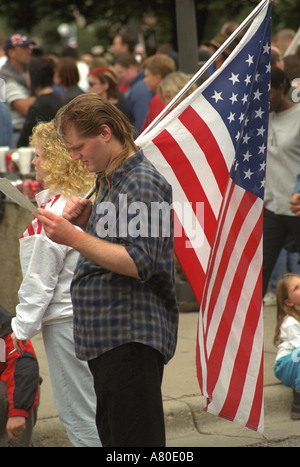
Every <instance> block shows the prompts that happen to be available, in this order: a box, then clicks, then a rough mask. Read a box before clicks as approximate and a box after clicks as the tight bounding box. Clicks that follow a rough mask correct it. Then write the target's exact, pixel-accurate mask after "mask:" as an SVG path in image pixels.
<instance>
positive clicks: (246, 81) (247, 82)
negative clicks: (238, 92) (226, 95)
mask: <svg viewBox="0 0 300 467" xmlns="http://www.w3.org/2000/svg"><path fill="white" fill-rule="evenodd" d="M245 83H246V86H248V84H250V83H251V75H247V76H246V79H245Z"/></svg>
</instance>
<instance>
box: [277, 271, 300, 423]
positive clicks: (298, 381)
mask: <svg viewBox="0 0 300 467" xmlns="http://www.w3.org/2000/svg"><path fill="white" fill-rule="evenodd" d="M274 345H275V346H276V347H278V352H277V355H276V360H275V365H274V374H275V376H276V378H278V379H279V380H280V381H281V382H282V383H283V384H285V385H286V386H290V387H292V388H293V403H292V413H291V416H292V419H293V420H299V419H300V364H299V363H300V276H298V275H297V274H285V275H284V276H283V277H282V278H281V279H280V280H279V281H278V284H277V326H276V332H275V336H274Z"/></svg>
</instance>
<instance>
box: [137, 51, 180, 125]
mask: <svg viewBox="0 0 300 467" xmlns="http://www.w3.org/2000/svg"><path fill="white" fill-rule="evenodd" d="M143 67H144V72H145V78H144V81H145V83H146V84H147V86H148V89H149V91H152V92H154V93H155V95H154V97H153V98H152V99H151V101H150V103H149V110H148V113H147V115H146V118H145V120H144V123H143V127H142V131H143V130H145V128H147V126H148V125H150V123H151V122H152V121H153V120H154V119H155V118H156V117H157V116H158V115H159V114H160V113H161V111H162V110H163V109H164V108H165V105H166V104H165V102H164V101H163V100H162V99H161V97H160V94H159V92H158V87H159V84H160V83H161V81H162V80H163V79H164V78H165V76H167V75H168V74H169V73H172V72H173V71H175V70H176V63H175V61H174V60H173V59H172V58H171V57H169V56H168V55H165V54H155V55H152V56H151V57H149V58H147V59H146V60H145V61H144V63H143Z"/></svg>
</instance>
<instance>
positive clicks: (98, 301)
mask: <svg viewBox="0 0 300 467" xmlns="http://www.w3.org/2000/svg"><path fill="white" fill-rule="evenodd" d="M120 200H122V202H121V204H120ZM124 200H125V201H126V206H127V210H126V209H125V210H124V209H122V208H121V207H120V206H121V205H122V203H123V202H125V201H124ZM163 202H164V203H166V204H165V205H166V206H171V203H172V189H171V186H170V185H169V184H168V183H167V181H166V180H165V179H164V177H163V176H162V175H160V174H159V173H158V171H157V170H156V169H155V168H154V166H153V165H152V164H151V163H150V162H149V161H147V159H146V158H145V157H144V155H143V153H142V151H139V152H137V153H136V154H135V155H134V156H132V157H130V158H129V159H127V161H126V162H125V163H124V164H123V165H122V166H120V167H118V168H117V169H116V170H115V171H114V172H113V173H112V174H110V175H109V177H108V178H107V179H104V181H103V182H102V184H101V189H100V192H99V195H98V196H97V200H96V202H95V203H94V206H93V210H92V213H91V216H90V219H89V222H88V226H87V232H88V233H90V234H91V235H94V236H98V237H101V238H104V239H105V240H106V241H108V242H114V243H120V244H123V245H125V247H126V249H127V252H128V253H129V255H130V256H131V258H132V259H133V260H134V262H135V264H136V266H137V269H138V273H139V277H140V280H137V279H134V278H132V277H128V276H125V275H120V274H116V273H113V272H111V271H109V270H107V269H104V268H103V267H102V266H100V265H99V264H96V263H95V262H93V261H91V260H89V259H87V258H85V257H83V256H80V258H79V261H78V264H77V268H76V271H75V274H74V278H73V282H72V285H71V293H72V301H73V306H74V337H75V347H76V354H77V356H78V358H80V359H83V360H91V359H93V358H96V357H98V356H100V355H101V354H103V353H104V352H107V351H109V350H111V349H113V348H115V347H118V346H120V345H122V344H126V343H129V342H140V343H143V344H145V345H148V346H150V347H153V348H154V349H156V350H158V351H159V352H161V354H162V355H163V356H164V359H165V362H166V363H167V362H168V361H169V360H170V358H171V357H172V356H173V355H174V352H175V347H176V342H177V328H178V307H177V300H176V295H175V282H174V252H173V219H172V209H169V211H166V212H168V214H167V215H165V217H164V219H163V222H162V213H161V212H160V215H156V214H154V215H153V210H152V206H153V204H152V203H163ZM132 203H142V204H141V205H142V207H143V208H144V209H143V210H142V211H143V213H142V214H141V213H140V214H141V215H140V216H139V214H137V212H139V209H136V208H137V206H141V205H140V204H132ZM106 208H108V209H109V212H110V214H111V213H113V214H114V215H113V216H112V217H111V218H109V216H108V210H107V209H106ZM156 212H157V211H156ZM158 217H160V223H158ZM153 223H155V225H154V227H155V228H154V231H152V234H153V232H154V235H151V226H152V227H153ZM163 223H164V224H166V225H164V226H163ZM168 224H169V225H168ZM157 225H160V227H159V232H157ZM147 226H148V234H147V235H146V234H145V228H146V227H147ZM109 227H110V228H109ZM164 227H166V233H165V234H163V228H164ZM168 228H170V232H169V234H168ZM139 229H140V232H141V234H140V235H138V231H139ZM107 234H108V235H107Z"/></svg>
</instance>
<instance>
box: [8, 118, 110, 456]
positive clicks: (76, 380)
mask: <svg viewBox="0 0 300 467" xmlns="http://www.w3.org/2000/svg"><path fill="white" fill-rule="evenodd" d="M31 144H32V145H33V146H35V157H34V159H33V165H34V166H35V170H36V180H37V181H39V182H43V184H44V186H45V188H46V189H45V190H43V191H42V192H40V193H38V194H37V196H36V201H37V203H38V205H39V207H42V208H45V209H47V210H50V211H52V212H54V213H56V214H57V215H62V211H63V208H64V206H65V204H66V202H67V199H68V198H69V197H70V196H72V195H74V194H76V195H77V196H78V195H79V196H80V195H82V194H83V193H85V192H86V191H88V190H89V189H90V188H91V186H92V185H93V183H94V177H93V176H91V175H90V174H89V172H88V171H87V170H86V168H85V167H83V166H82V164H81V163H79V162H78V161H73V160H72V157H71V154H70V152H69V151H68V150H67V149H66V147H65V146H64V144H63V143H62V141H61V140H59V139H58V138H57V133H56V131H55V127H54V124H53V122H49V123H41V124H39V125H37V126H36V127H35V129H34V131H33V135H32V140H31ZM77 259H78V253H77V252H76V251H75V250H73V249H72V248H70V247H66V246H64V245H59V244H55V243H54V242H52V241H51V240H50V239H49V238H48V237H47V236H46V235H45V231H44V229H43V226H42V223H41V222H40V221H39V220H38V219H36V218H34V219H33V222H32V223H31V225H30V226H29V227H28V229H27V230H26V231H25V232H24V234H23V235H22V236H21V238H20V261H21V267H22V273H23V281H22V284H21V286H20V289H19V304H18V305H17V307H16V317H15V318H13V320H12V328H13V331H14V336H15V337H14V343H15V346H16V347H17V346H18V342H17V341H18V340H26V339H31V338H32V337H33V336H34V335H36V334H37V333H38V332H39V331H40V330H41V329H43V340H44V346H45V351H46V355H47V359H48V365H49V372H50V379H51V385H52V391H53V399H54V402H55V405H56V407H57V410H58V413H59V417H60V420H61V422H62V423H63V424H64V426H65V428H66V430H67V433H68V436H69V439H70V441H71V443H72V444H73V445H74V446H77V447H95V446H99V447H100V446H101V443H100V440H99V436H98V432H97V429H96V424H95V413H96V398H95V394H94V390H93V379H92V376H91V373H90V371H89V368H88V366H87V364H86V362H83V361H80V360H78V359H77V358H76V356H75V350H74V339H73V309H72V302H71V296H70V283H71V279H72V277H73V271H74V269H75V265H76V263H77Z"/></svg>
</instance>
